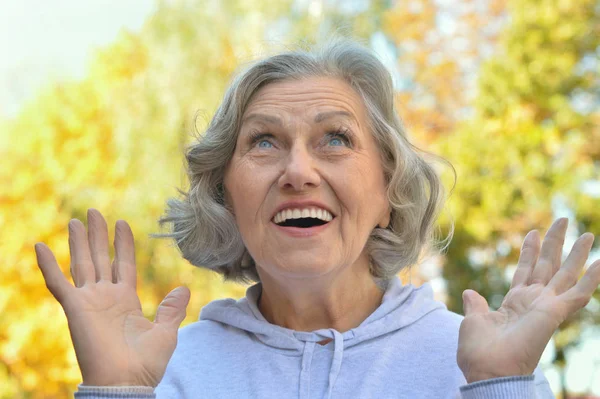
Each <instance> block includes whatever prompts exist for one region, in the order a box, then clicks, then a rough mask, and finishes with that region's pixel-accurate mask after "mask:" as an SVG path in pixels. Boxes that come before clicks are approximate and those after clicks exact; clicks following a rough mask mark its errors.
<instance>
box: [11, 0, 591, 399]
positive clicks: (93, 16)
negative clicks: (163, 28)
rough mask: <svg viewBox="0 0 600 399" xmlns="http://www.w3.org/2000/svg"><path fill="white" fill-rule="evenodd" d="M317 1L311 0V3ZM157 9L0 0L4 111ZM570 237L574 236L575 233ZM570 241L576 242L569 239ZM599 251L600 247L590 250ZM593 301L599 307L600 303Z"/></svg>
mask: <svg viewBox="0 0 600 399" xmlns="http://www.w3.org/2000/svg"><path fill="white" fill-rule="evenodd" d="M361 1H362V0H361ZM318 3H319V2H318V1H311V0H307V4H309V6H310V7H313V8H315V7H316V6H315V4H317V5H318ZM155 9H156V3H155V1H154V0H93V1H81V0H53V1H47V0H46V1H44V0H0V117H2V116H5V117H12V116H16V114H17V113H18V111H19V109H20V108H21V106H22V105H23V104H24V103H25V102H26V101H27V100H29V99H32V98H33V96H34V95H35V93H36V92H37V91H38V90H39V89H40V88H42V87H44V85H46V84H49V83H50V82H52V81H55V80H57V79H69V80H70V79H78V78H82V77H83V76H84V75H85V72H86V67H87V63H88V61H89V60H90V56H91V54H93V52H94V50H95V49H97V48H99V47H103V46H105V45H108V44H109V43H111V42H113V41H114V40H115V38H116V37H117V36H118V34H119V32H120V31H121V30H122V29H127V30H132V31H139V30H140V28H141V27H142V25H143V22H144V20H145V19H146V18H147V17H148V16H149V15H151V14H152V13H153V12H154V10H155ZM312 11H313V12H320V9H319V10H316V9H314V10H312ZM383 43H384V40H383V39H382V38H381V37H377V36H374V37H373V38H372V41H371V45H372V46H373V48H374V49H375V50H376V51H377V52H378V53H379V54H380V56H381V57H382V58H383V59H382V61H384V63H385V64H386V66H387V67H388V68H390V69H391V70H392V71H393V72H396V73H397V66H396V65H394V62H393V61H391V59H392V58H393V56H394V55H393V54H387V53H386V51H385V46H384V45H383ZM398 83H399V82H398V81H395V84H398ZM590 189H594V190H599V188H598V187H590ZM556 210H557V215H556V216H557V217H559V216H572V215H567V214H564V213H565V212H566V211H565V208H564V207H560V206H557V207H556ZM572 237H573V240H572V241H574V238H575V237H576V235H575V234H573V235H572ZM570 246H572V242H570V243H569V242H568V243H567V245H566V247H568V248H570ZM597 257H600V254H599V253H598V252H596V253H594V254H593V255H592V258H597ZM590 263H591V262H590ZM434 283H435V281H434ZM591 306H597V307H598V308H599V309H598V310H597V311H600V304H598V303H592V304H591ZM585 334H589V337H588V338H587V339H586V340H584V343H583V344H582V345H581V347H579V348H575V349H574V350H572V351H571V352H570V353H569V355H568V356H569V362H568V363H569V368H568V369H567V384H568V386H569V388H570V389H573V390H575V391H578V390H579V391H585V389H586V388H587V387H590V382H591V381H595V382H594V383H593V384H592V392H591V393H593V394H595V395H600V330H598V329H595V330H589V331H586V332H585ZM590 354H597V356H595V357H594V356H589V355H590ZM553 356H554V355H553V348H552V345H549V347H548V348H547V350H546V352H545V353H544V356H543V358H542V361H543V362H549V361H551V359H552V358H553ZM544 372H545V373H546V377H547V378H548V380H549V381H550V383H551V385H552V386H553V389H555V390H558V387H559V375H558V374H557V370H555V369H553V368H551V367H550V366H548V364H547V363H546V366H545V367H544Z"/></svg>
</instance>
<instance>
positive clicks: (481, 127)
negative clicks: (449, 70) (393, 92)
mask: <svg viewBox="0 0 600 399" xmlns="http://www.w3.org/2000/svg"><path fill="white" fill-rule="evenodd" d="M508 11H509V14H510V21H509V24H508V26H507V28H506V30H505V31H504V32H502V34H501V36H500V42H499V46H498V49H497V51H496V53H495V55H494V56H492V57H491V58H490V59H489V60H487V61H486V62H485V63H484V64H483V66H482V69H481V72H480V76H479V80H478V90H477V93H476V97H475V99H474V101H473V107H474V111H475V112H474V115H473V117H472V118H470V119H468V120H467V121H464V122H463V123H461V124H460V125H457V128H456V130H455V131H454V132H453V134H452V135H449V136H446V137H441V138H440V140H439V141H438V142H437V143H436V147H437V148H438V149H439V152H441V153H442V154H443V155H445V156H446V157H447V158H448V159H449V160H450V161H451V162H452V163H453V164H454V166H455V168H456V171H457V173H458V176H459V181H458V184H457V186H456V188H455V190H454V192H453V194H452V198H451V199H450V202H449V209H450V213H451V215H452V217H453V218H454V219H455V222H456V234H455V237H454V240H453V242H452V245H451V247H450V249H449V251H448V253H447V262H446V265H445V267H444V276H445V277H446V279H447V283H448V293H449V301H448V305H449V307H450V309H452V310H454V311H457V312H460V311H461V308H462V305H461V304H462V301H461V293H462V291H463V290H464V289H465V288H467V287H472V288H475V289H478V290H480V292H482V294H483V295H484V296H486V297H487V299H488V301H489V303H490V305H491V306H492V307H498V306H499V305H500V302H501V300H502V294H503V293H505V292H506V290H507V288H508V285H509V284H508V283H507V280H506V279H505V278H504V271H503V270H502V269H498V268H497V267H496V266H501V267H506V266H509V265H514V264H516V261H517V259H518V254H519V250H520V245H521V243H522V240H523V237H524V233H526V232H527V231H528V230H531V229H534V228H539V227H542V226H543V227H547V226H549V225H550V223H551V222H552V219H553V212H555V211H556V209H555V208H556V204H557V203H561V204H562V206H566V207H568V208H570V209H572V210H573V212H574V215H575V219H576V220H577V224H576V225H573V226H571V230H570V231H571V232H572V233H583V232H584V231H595V232H598V231H600V208H599V207H598V197H599V196H600V193H592V192H588V191H585V190H584V189H583V188H584V185H585V184H586V182H589V181H592V180H595V181H598V180H599V179H600V164H599V162H600V128H599V126H600V124H599V123H598V122H599V121H600V111H599V107H598V105H599V104H600V94H599V93H600V91H599V89H600V74H599V72H600V68H599V65H600V63H599V53H598V49H599V48H600V47H599V46H600V8H598V3H597V1H596V0H578V1H553V0H512V1H509V3H508ZM597 246H598V243H596V247H597ZM596 299H600V295H599V293H598V292H597V293H596ZM592 316H593V315H592V313H591V312H586V311H583V312H581V313H580V314H579V315H578V317H576V318H573V319H572V320H569V321H568V322H567V323H566V324H565V325H564V326H563V327H562V328H561V331H560V332H559V333H558V334H556V335H555V343H556V346H557V352H558V354H557V362H556V363H557V365H559V366H560V365H561V362H563V361H564V350H565V348H566V347H568V346H569V345H572V344H574V343H576V342H577V338H578V336H579V334H578V331H579V329H580V327H581V325H582V323H584V324H585V323H597V322H598V321H599V320H593V319H591V317H592ZM563 364H564V363H563ZM565 393H566V391H565Z"/></svg>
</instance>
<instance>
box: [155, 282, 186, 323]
mask: <svg viewBox="0 0 600 399" xmlns="http://www.w3.org/2000/svg"><path fill="white" fill-rule="evenodd" d="M189 301H190V290H189V289H188V288H187V287H184V286H181V287H177V288H175V289H174V290H172V291H171V292H169V293H168V294H167V296H166V297H165V299H163V300H162V302H161V303H160V305H158V310H157V311H156V318H155V319H154V322H155V323H156V324H161V325H164V326H167V327H171V328H174V329H177V328H179V325H180V324H181V322H182V321H183V319H185V308H186V307H187V305H188V303H189Z"/></svg>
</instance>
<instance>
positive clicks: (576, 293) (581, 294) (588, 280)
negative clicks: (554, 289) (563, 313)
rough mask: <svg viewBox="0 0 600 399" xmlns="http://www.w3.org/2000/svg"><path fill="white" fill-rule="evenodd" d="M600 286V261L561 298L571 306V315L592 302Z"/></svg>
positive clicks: (591, 266)
mask: <svg viewBox="0 0 600 399" xmlns="http://www.w3.org/2000/svg"><path fill="white" fill-rule="evenodd" d="M598 285H600V260H597V261H595V262H594V263H592V264H591V265H590V267H588V269H587V270H586V272H585V274H584V275H583V277H581V279H580V280H579V281H578V282H577V284H575V285H574V286H573V287H571V288H570V289H569V290H568V291H566V292H565V293H563V294H562V295H560V296H559V298H561V299H563V300H564V301H565V302H567V303H568V304H569V313H573V312H575V311H577V310H579V309H581V308H582V307H584V306H585V305H587V303H588V302H589V301H590V298H591V297H592V295H593V294H594V291H596V289H598Z"/></svg>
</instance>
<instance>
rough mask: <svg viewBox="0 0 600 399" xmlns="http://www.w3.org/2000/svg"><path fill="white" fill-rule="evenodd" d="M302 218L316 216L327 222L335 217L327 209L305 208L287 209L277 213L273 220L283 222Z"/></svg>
mask: <svg viewBox="0 0 600 399" xmlns="http://www.w3.org/2000/svg"><path fill="white" fill-rule="evenodd" d="M300 218H315V219H321V220H323V221H325V222H329V221H330V220H332V219H333V216H332V215H331V213H329V212H328V211H326V210H325V209H320V208H304V209H285V210H283V211H280V212H278V213H277V215H275V217H274V218H273V221H274V222H275V223H282V222H285V221H286V220H288V219H300Z"/></svg>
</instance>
